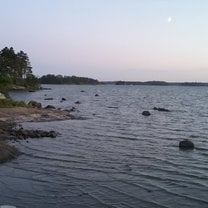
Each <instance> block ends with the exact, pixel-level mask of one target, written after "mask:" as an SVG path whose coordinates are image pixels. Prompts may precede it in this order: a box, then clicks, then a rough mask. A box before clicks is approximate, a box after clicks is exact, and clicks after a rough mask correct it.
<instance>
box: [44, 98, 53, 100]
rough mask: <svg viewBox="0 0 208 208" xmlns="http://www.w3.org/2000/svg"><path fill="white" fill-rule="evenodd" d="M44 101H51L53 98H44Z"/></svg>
mask: <svg viewBox="0 0 208 208" xmlns="http://www.w3.org/2000/svg"><path fill="white" fill-rule="evenodd" d="M44 100H53V98H45V99H44Z"/></svg>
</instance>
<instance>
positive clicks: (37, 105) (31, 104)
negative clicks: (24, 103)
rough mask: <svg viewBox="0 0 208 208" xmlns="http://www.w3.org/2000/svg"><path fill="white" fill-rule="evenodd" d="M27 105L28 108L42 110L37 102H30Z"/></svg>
mask: <svg viewBox="0 0 208 208" xmlns="http://www.w3.org/2000/svg"><path fill="white" fill-rule="evenodd" d="M28 105H29V106H30V107H33V108H42V105H41V103H39V102H37V101H34V100H31V101H30V102H29V103H28Z"/></svg>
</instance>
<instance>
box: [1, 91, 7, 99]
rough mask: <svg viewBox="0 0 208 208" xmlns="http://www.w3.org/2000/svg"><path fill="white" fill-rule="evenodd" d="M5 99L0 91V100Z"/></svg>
mask: <svg viewBox="0 0 208 208" xmlns="http://www.w3.org/2000/svg"><path fill="white" fill-rule="evenodd" d="M4 99H6V97H5V95H4V94H2V93H1V92H0V100H4Z"/></svg>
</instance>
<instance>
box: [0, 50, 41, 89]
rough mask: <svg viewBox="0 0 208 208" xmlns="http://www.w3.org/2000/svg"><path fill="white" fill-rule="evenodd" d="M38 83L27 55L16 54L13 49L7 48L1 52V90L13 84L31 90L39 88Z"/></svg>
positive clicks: (22, 52) (21, 52)
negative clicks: (31, 88)
mask: <svg viewBox="0 0 208 208" xmlns="http://www.w3.org/2000/svg"><path fill="white" fill-rule="evenodd" d="M38 83H39V81H38V79H37V78H36V77H35V76H34V75H33V73H32V66H31V64H30V60H29V57H28V55H27V53H25V52H24V51H19V52H17V53H16V52H15V51H14V49H13V47H10V48H8V47H5V48H3V49H2V50H1V51H0V88H5V87H6V86H7V85H12V84H14V85H20V86H25V87H28V88H30V87H36V86H38Z"/></svg>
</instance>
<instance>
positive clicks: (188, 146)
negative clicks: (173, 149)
mask: <svg viewBox="0 0 208 208" xmlns="http://www.w3.org/2000/svg"><path fill="white" fill-rule="evenodd" d="M179 148H180V149H182V150H192V149H194V143H193V142H192V141H190V140H188V139H184V140H183V141H180V142H179Z"/></svg>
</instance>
